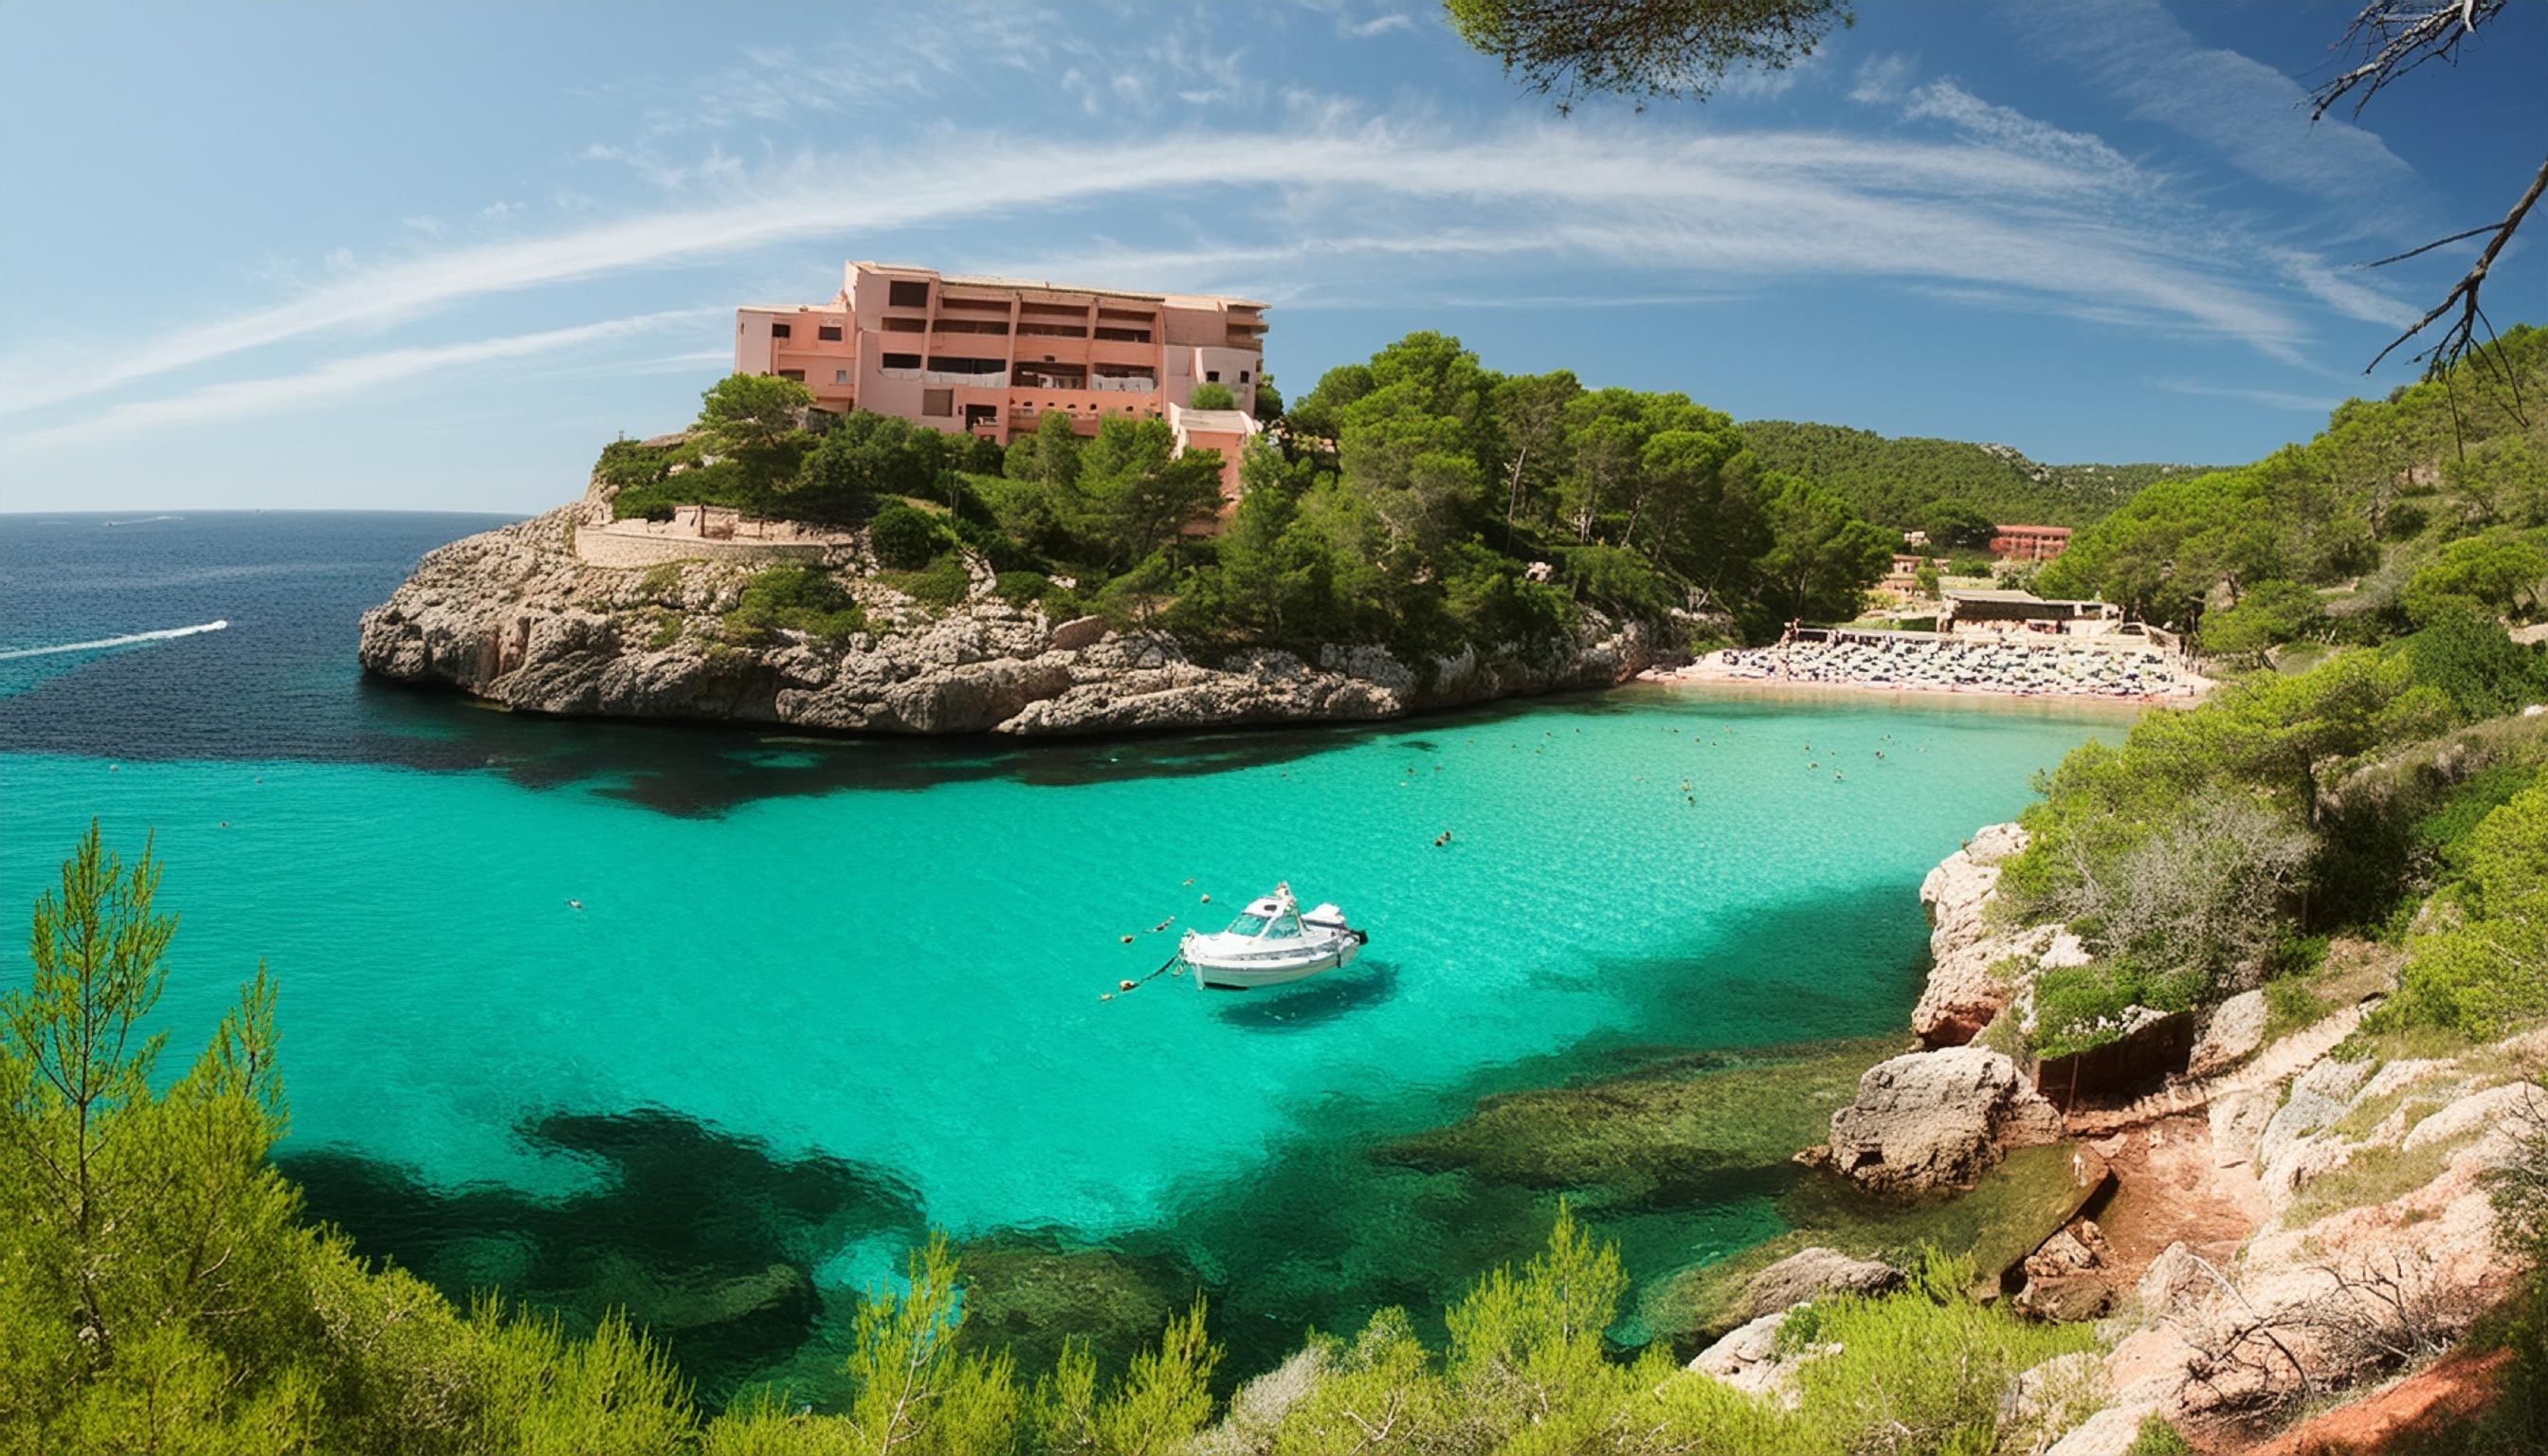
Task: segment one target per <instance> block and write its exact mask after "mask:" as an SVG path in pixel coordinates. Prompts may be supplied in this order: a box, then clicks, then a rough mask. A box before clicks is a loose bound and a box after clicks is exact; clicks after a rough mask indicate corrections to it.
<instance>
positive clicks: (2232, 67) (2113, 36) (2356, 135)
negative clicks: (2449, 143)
mask: <svg viewBox="0 0 2548 1456" xmlns="http://www.w3.org/2000/svg"><path fill="white" fill-rule="evenodd" d="M2007 11H2008V13H2009V14H2010V15H2011V16H2012V17H2013V18H2014V19H2015V20H2016V21H2017V22H2018V24H2019V26H2020V28H2021V29H2022V30H2024V31H2025V32H2026V33H2027V34H2029V35H2031V36H2032V37H2033V38H2034V39H2035V42H2036V44H2038V45H2039V46H2042V47H2043V48H2044V49H2045V50H2047V52H2049V53H2051V54H2053V55H2055V56H2058V57H2060V58H2062V59H2064V60H2067V61H2069V62H2071V63H2073V64H2075V65H2077V66H2078V67H2079V68H2080V70H2081V71H2083V72H2084V73H2085V74H2087V75H2088V76H2089V77H2090V78H2092V79H2093V80H2094V81H2095V82H2096V83H2097V84H2098V85H2100V86H2102V87H2103V88H2105V89H2106V90H2107V91H2108V92H2109V93H2111V94H2112V95H2114V96H2115V97H2117V98H2118V99H2120V100H2122V101H2124V102H2126V103H2127V104H2129V105H2130V106H2131V107H2132V109H2133V115H2134V116H2135V117H2137V118H2138V119H2140V120H2144V121H2150V122H2155V123H2157V124H2158V125H2160V126H2163V127H2166V128H2168V129H2169V130H2171V131H2173V132H2175V133H2177V134H2178V135H2180V136H2183V137H2188V138H2190V139H2192V140H2194V141H2195V142H2197V143H2199V144H2201V145H2202V146H2204V147H2206V148H2208V149H2210V150H2211V151H2212V152H2214V153H2215V154H2217V155H2218V156H2219V157H2220V158H2221V159H2222V160H2223V161H2225V162H2227V163H2228V164H2229V165H2230V166H2232V167H2234V168H2236V169H2238V170H2239V171H2242V172H2245V173H2247V174H2248V175H2249V176H2252V177H2256V178H2259V179H2261V180H2263V181H2266V182H2270V183H2272V184H2274V185H2275V186H2278V187H2284V188H2289V189H2291V190H2292V191H2294V192H2297V193H2301V194H2303V195H2306V196H2308V197H2312V198H2315V199H2318V200H2319V201H2320V202H2322V203H2326V204H2330V205H2332V206H2333V207H2334V208H2335V209H2336V210H2338V211H2340V212H2341V213H2342V214H2343V215H2344V217H2345V219H2346V221H2347V222H2348V223H2349V224H2351V226H2353V227H2355V228H2357V229H2358V230H2359V232H2361V233H2373V234H2379V233H2386V232H2389V231H2393V230H2395V229H2397V228H2398V227H2402V226H2412V225H2411V224H2410V223H2409V222H2408V220H2409V219H2410V218H2411V217H2412V215H2413V214H2414V213H2415V212H2416V211H2417V210H2418V209H2419V207H2420V205H2421V199H2422V189H2421V187H2420V185H2419V184H2418V183H2417V181H2416V178H2415V172H2414V169H2413V168H2412V167H2410V166H2409V165H2408V164H2407V163H2406V162H2405V161H2403V160H2401V159H2400V158H2399V157H2398V155H2397V153H2395V152H2393V151H2391V150H2390V149H2389V145H2388V143H2387V142H2385V141H2383V140H2381V139H2380V137H2378V136H2377V135H2375V134H2373V133H2371V132H2368V131H2365V130H2363V129H2362V128H2360V127H2357V126H2354V125H2352V124H2351V123H2349V122H2344V121H2339V120H2335V119H2329V120H2327V121H2323V122H2319V123H2316V124H2315V125H2313V124H2312V123H2311V121H2310V119H2309V110H2308V101H2309V95H2308V92H2307V91H2306V90H2305V89H2304V88H2303V87H2302V86H2301V84H2300V83H2299V82H2298V81H2295V80H2293V79H2292V78H2291V77H2289V76H2287V75H2284V74H2283V73H2282V72H2281V71H2278V70H2276V69H2274V68H2273V67H2272V66H2270V65H2267V64H2265V63H2264V62H2262V61H2260V60H2257V59H2255V58H2253V57H2251V56H2247V55H2243V54H2241V53H2239V52H2237V51H2235V50H2225V49H2220V48H2217V47H2212V46H2204V45H2202V44H2201V43H2199V42H2197V41H2196V40H2195V39H2194V37H2193V35H2192V34H2191V33H2190V32H2188V31H2187V30H2186V28H2185V27H2184V26H2183V25H2182V24H2180V23H2179V22H2178V21H2177V19H2176V17H2175V16H2173V15H2170V14H2169V13H2168V11H2167V8H2166V7H2165V6H2164V5H2163V4H2161V3H2159V0H2042V3H2026V4H2013V5H2010V6H2008V7H2007ZM2327 39H2328V40H2330V41H2332V40H2333V39H2334V36H2333V35H2332V34H2330V35H2329V36H2328V38H2327Z"/></svg>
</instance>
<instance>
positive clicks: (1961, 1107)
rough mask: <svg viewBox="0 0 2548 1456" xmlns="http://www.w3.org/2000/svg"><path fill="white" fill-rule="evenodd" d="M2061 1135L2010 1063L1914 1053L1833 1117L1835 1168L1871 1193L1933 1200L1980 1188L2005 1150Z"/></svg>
mask: <svg viewBox="0 0 2548 1456" xmlns="http://www.w3.org/2000/svg"><path fill="white" fill-rule="evenodd" d="M2060 1136H2061V1115H2060V1113H2059V1112H2057V1111H2056V1110H2054V1108H2053V1106H2052V1104H2051V1103H2049V1102H2047V1101H2046V1100H2045V1099H2044V1098H2043V1096H2042V1095H2041V1094H2039V1093H2038V1092H2037V1091H2036V1090H2035V1088H2034V1086H2033V1085H2032V1084H2031V1083H2029V1082H2028V1081H2027V1079H2026V1077H2025V1076H2024V1075H2023V1074H2022V1073H2020V1072H2019V1071H2018V1069H2017V1063H2015V1062H2013V1061H2011V1060H2009V1059H2008V1058H2007V1057H2006V1056H2004V1055H2001V1054H2000V1053H1999V1052H1996V1051H1990V1050H1986V1049H1984V1048H1982V1047H1951V1048H1948V1049H1946V1050H1943V1051H1914V1052H1910V1053H1908V1054H1906V1055H1902V1056H1897V1057H1894V1058H1892V1059H1891V1060H1889V1061H1882V1062H1878V1063H1876V1064H1875V1065H1874V1066H1871V1067H1869V1068H1867V1069H1866V1073H1865V1075H1864V1076H1862V1077H1860V1078H1859V1082H1858V1100H1857V1101H1855V1102H1853V1103H1851V1104H1850V1105H1849V1106H1847V1107H1844V1108H1842V1109H1841V1110H1840V1111H1838V1112H1836V1113H1833V1114H1832V1121H1831V1162H1832V1166H1833V1168H1835V1169H1836V1170H1838V1171H1839V1172H1842V1173H1844V1174H1847V1175H1848V1176H1849V1177H1850V1178H1852V1179H1854V1180H1856V1181H1857V1182H1858V1183H1859V1184H1860V1185H1861V1186H1862V1187H1865V1188H1869V1189H1874V1190H1878V1191H1885V1192H1902V1193H1928V1192H1935V1191H1938V1190H1940V1189H1946V1188H1955V1187H1961V1186H1963V1185H1965V1184H1967V1183H1969V1182H1971V1181H1972V1179H1973V1178H1974V1177H1975V1176H1976V1175H1978V1174H1979V1173H1981V1171H1982V1170H1983V1169H1985V1168H1987V1167H1989V1166H1990V1165H1991V1164H1992V1163H1993V1162H1996V1161H1997V1160H1998V1158H1999V1155H2000V1150H2001V1148H2002V1147H2003V1146H2022V1145H2030V1144H2034V1143H2042V1142H2050V1141H2053V1140H2054V1139H2056V1138H2059V1137H2060Z"/></svg>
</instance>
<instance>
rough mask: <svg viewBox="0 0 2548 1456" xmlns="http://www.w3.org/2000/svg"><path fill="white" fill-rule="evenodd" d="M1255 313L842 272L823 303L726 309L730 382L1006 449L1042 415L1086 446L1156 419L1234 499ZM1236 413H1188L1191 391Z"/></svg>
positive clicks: (1029, 286) (925, 274) (1014, 284)
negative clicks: (780, 390) (769, 385)
mask: <svg viewBox="0 0 2548 1456" xmlns="http://www.w3.org/2000/svg"><path fill="white" fill-rule="evenodd" d="M1264 338H1265V306H1264V305H1263V304H1261V303H1257V302H1255V301H1253V300H1249V299H1230V298H1219V297H1215V296H1211V295H1205V294H1157V293H1124V292H1120V291H1117V290H1115V289H1105V288H1076V287H1071V286H1068V285H1065V284H1057V283H1030V282H1025V281H1022V280H1019V279H1014V278H967V277H962V276H955V277H949V276H945V275H942V274H940V273H937V272H935V271H933V270H931V269H928V268H906V267H902V266H899V265H896V264H891V263H852V264H850V265H849V267H848V270H847V277H846V278H845V280H844V281H843V283H842V286H841V291H840V293H839V294H838V295H837V296H835V297H834V298H833V300H832V301H831V302H830V303H828V304H790V305H780V306H777V307H774V308H748V309H737V310H735V316H734V367H735V372H736V373H738V374H775V375H777V376H779V377H780V378H782V379H793V380H796V381H799V382H800V383H802V384H803V385H804V386H805V387H806V388H807V389H810V390H812V391H813V392H814V402H815V403H816V404H817V405H819V406H820V407H822V408H823V409H834V410H846V409H850V408H851V407H853V406H855V407H857V408H858V409H868V410H873V411H875V412H877V413H881V414H898V415H900V416H902V417H903V418H905V419H909V420H913V421H916V422H918V423H920V424H925V425H929V426H931V427H932V428H935V429H942V430H946V431H948V432H950V433H959V432H960V433H963V434H970V435H978V436H980V437H981V438H983V439H988V440H994V441H997V442H999V443H1001V444H1007V443H1008V442H1009V441H1010V440H1012V439H1015V438H1016V437H1017V436H1019V435H1022V434H1028V433H1032V432H1033V431H1034V429H1035V427H1036V422H1037V421H1038V420H1039V419H1040V418H1042V417H1043V416H1044V415H1045V414H1047V413H1060V414H1064V415H1067V416H1069V417H1070V418H1071V420H1072V421H1073V424H1074V426H1075V427H1076V428H1077V429H1078V430H1079V432H1080V433H1082V434H1095V433H1096V432H1097V425H1098V422H1099V421H1101V420H1103V419H1105V418H1107V417H1108V416H1110V415H1129V416H1132V417H1134V418H1146V419H1162V418H1164V419H1166V420H1167V421H1168V423H1169V425H1170V426H1171V427H1172V428H1174V429H1175V430H1176V433H1177V441H1178V444H1179V446H1180V448H1182V447H1184V446H1186V445H1189V444H1191V445H1194V446H1197V447H1201V448H1208V449H1219V450H1221V452H1222V459H1223V460H1224V462H1225V466H1224V482H1225V486H1226V487H1227V490H1226V494H1228V495H1230V496H1231V497H1233V498H1234V497H1235V495H1236V483H1237V478H1238V455H1239V447H1240V446H1242V445H1243V444H1244V443H1245V442H1246V439H1247V437H1248V436H1250V435H1252V434H1254V433H1256V421H1255V419H1254V417H1253V415H1252V413H1251V412H1250V407H1251V405H1252V403H1253V401H1254V399H1255V396H1256V381H1257V380H1258V379H1259V378H1260V377H1262V375H1263V374H1264V371H1265V344H1264ZM1207 383H1211V384H1221V385H1226V386H1228V387H1229V392H1230V394H1232V395H1233V396H1235V397H1236V398H1237V400H1238V402H1239V405H1240V408H1239V409H1229V410H1196V409H1186V408H1185V404H1186V401H1187V400H1188V399H1189V398H1191V397H1192V396H1193V394H1194V390H1195V386H1197V385H1199V384H1207Z"/></svg>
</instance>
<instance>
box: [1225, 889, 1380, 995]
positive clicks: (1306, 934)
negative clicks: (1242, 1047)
mask: <svg viewBox="0 0 2548 1456" xmlns="http://www.w3.org/2000/svg"><path fill="white" fill-rule="evenodd" d="M1370 939H1371V937H1370V936H1368V935H1365V934H1364V933H1363V932H1361V931H1358V930H1356V929H1354V928H1353V927H1352V926H1350V925H1347V924H1345V912H1343V911H1342V910H1339V909H1337V908H1336V907H1335V906H1333V905H1320V906H1319V907H1317V908H1316V909H1312V910H1307V911H1304V910H1303V909H1302V908H1301V907H1300V905H1299V904H1298V903H1296V902H1295V901H1294V900H1293V898H1292V887H1291V886H1290V885H1288V884H1278V885H1276V886H1275V887H1274V893H1272V894H1270V895H1267V896H1265V897H1264V898H1263V899H1260V900H1257V901H1255V902H1254V903H1252V904H1250V905H1249V906H1248V907H1247V909H1246V910H1245V911H1243V912H1241V913H1240V915H1239V917H1238V918H1237V919H1236V920H1233V921H1231V922H1230V923H1229V929H1228V930H1225V931H1221V932H1219V933H1217V934H1209V935H1208V934H1206V933H1204V932H1202V931H1193V930H1190V931H1187V932H1186V934H1185V939H1184V940H1183V941H1181V942H1179V943H1178V946H1177V954H1178V955H1179V956H1182V957H1183V958H1184V960H1185V962H1186V964H1187V965H1189V966H1192V967H1193V968H1194V974H1195V984H1196V985H1197V986H1202V987H1207V988H1210V989H1212V990H1216V991H1246V990H1253V989H1255V988H1256V987H1258V986H1279V985H1282V984H1284V983H1285V982H1287V981H1297V980H1300V979H1302V978H1304V977H1306V976H1314V975H1317V974H1318V973H1319V971H1322V970H1333V969H1335V968H1336V967H1338V966H1340V965H1350V964H1352V963H1353V958H1354V956H1357V955H1359V954H1361V952H1362V948H1363V944H1364V943H1365V942H1367V941H1369V940H1370Z"/></svg>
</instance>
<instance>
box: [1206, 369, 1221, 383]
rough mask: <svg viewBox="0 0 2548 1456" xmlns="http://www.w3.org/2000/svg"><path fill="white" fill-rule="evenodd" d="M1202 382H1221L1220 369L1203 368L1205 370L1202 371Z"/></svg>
mask: <svg viewBox="0 0 2548 1456" xmlns="http://www.w3.org/2000/svg"><path fill="white" fill-rule="evenodd" d="M1203 382H1204V383H1206V384H1219V383H1221V371H1220V370H1218V369H1207V370H1205V371H1204V372H1203Z"/></svg>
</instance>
